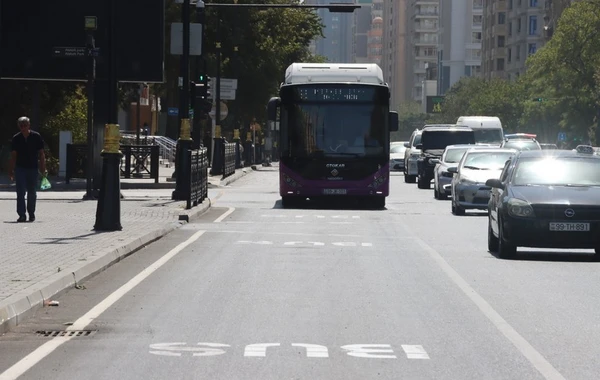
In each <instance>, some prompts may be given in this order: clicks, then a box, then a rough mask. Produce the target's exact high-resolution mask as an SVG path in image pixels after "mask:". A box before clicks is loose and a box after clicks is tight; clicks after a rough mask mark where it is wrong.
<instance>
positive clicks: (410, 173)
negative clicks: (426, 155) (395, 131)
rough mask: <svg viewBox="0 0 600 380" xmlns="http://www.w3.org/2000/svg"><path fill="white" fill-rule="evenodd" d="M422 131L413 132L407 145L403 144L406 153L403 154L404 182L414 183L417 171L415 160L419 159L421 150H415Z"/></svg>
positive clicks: (419, 141)
mask: <svg viewBox="0 0 600 380" xmlns="http://www.w3.org/2000/svg"><path fill="white" fill-rule="evenodd" d="M421 133H422V130H419V129H417V130H415V131H414V132H413V133H412V135H411V136H410V139H409V140H408V142H407V143H405V144H404V146H405V147H406V151H405V152H404V182H406V183H415V182H416V181H417V175H418V174H419V169H418V167H417V160H418V159H419V157H421V150H420V149H417V148H416V146H417V144H420V143H421Z"/></svg>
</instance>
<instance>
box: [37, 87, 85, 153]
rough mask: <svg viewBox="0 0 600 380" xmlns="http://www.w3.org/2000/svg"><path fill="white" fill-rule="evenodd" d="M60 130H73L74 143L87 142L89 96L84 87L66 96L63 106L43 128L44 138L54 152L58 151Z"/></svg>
mask: <svg viewBox="0 0 600 380" xmlns="http://www.w3.org/2000/svg"><path fill="white" fill-rule="evenodd" d="M60 131H71V132H72V133H73V143H75V144H85V143H86V142H87V97H86V95H85V92H84V89H83V88H82V87H77V88H76V89H75V91H74V92H73V93H71V94H69V95H67V96H66V97H65V98H64V105H63V108H62V109H61V110H60V111H59V112H58V113H57V114H55V115H52V116H50V117H49V118H48V120H47V122H46V123H45V125H43V127H42V128H41V133H42V134H43V136H44V140H45V141H46V143H47V144H48V146H49V147H50V150H51V151H52V152H55V153H56V152H58V143H59V135H60Z"/></svg>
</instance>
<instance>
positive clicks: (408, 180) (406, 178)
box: [404, 174, 416, 183]
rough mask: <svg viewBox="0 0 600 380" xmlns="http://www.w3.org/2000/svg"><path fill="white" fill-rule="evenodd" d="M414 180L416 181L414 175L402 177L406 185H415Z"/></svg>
mask: <svg viewBox="0 0 600 380" xmlns="http://www.w3.org/2000/svg"><path fill="white" fill-rule="evenodd" d="M415 179H416V176H414V175H409V174H407V175H405V176H404V182H406V183H415Z"/></svg>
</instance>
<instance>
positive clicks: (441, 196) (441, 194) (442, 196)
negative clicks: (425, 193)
mask: <svg viewBox="0 0 600 380" xmlns="http://www.w3.org/2000/svg"><path fill="white" fill-rule="evenodd" d="M437 199H439V200H441V201H443V200H446V199H448V196H447V195H446V192H445V191H443V190H438V197H437Z"/></svg>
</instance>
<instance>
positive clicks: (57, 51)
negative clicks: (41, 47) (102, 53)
mask: <svg viewBox="0 0 600 380" xmlns="http://www.w3.org/2000/svg"><path fill="white" fill-rule="evenodd" d="M52 55H53V56H55V57H86V56H87V48H85V47H78V46H69V47H66V46H65V47H60V46H59V47H55V48H53V49H52Z"/></svg>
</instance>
